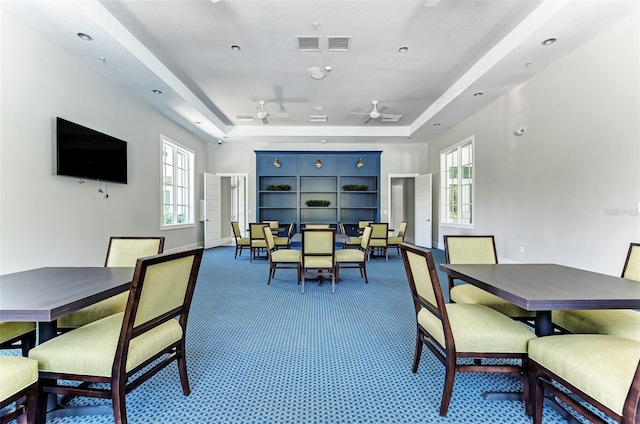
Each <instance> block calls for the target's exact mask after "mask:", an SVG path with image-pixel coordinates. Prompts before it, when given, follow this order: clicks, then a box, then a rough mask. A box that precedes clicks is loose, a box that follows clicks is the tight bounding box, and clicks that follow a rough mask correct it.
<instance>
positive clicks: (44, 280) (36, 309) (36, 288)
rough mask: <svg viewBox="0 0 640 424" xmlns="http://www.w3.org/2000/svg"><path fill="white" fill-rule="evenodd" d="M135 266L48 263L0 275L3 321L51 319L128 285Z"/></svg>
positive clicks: (1, 318) (124, 288)
mask: <svg viewBox="0 0 640 424" xmlns="http://www.w3.org/2000/svg"><path fill="white" fill-rule="evenodd" d="M133 272H134V268H112V267H69V268H63V267H47V268H38V269H32V270H28V271H22V272H16V273H13V274H5V275H0V321H38V322H52V321H55V320H56V319H58V318H60V317H61V316H63V315H66V314H68V313H70V312H74V311H77V310H79V309H82V308H84V307H85V306H89V305H92V304H94V303H96V302H99V301H101V300H104V299H108V298H109V297H111V296H114V295H116V294H118V293H122V292H124V291H127V290H128V289H129V285H130V284H131V280H132V279H133Z"/></svg>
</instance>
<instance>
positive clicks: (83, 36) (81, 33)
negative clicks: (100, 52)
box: [78, 32, 93, 41]
mask: <svg viewBox="0 0 640 424" xmlns="http://www.w3.org/2000/svg"><path fill="white" fill-rule="evenodd" d="M78 37H80V38H82V39H83V40H84V41H93V37H92V36H90V35H89V34H85V33H84V32H79V33H78Z"/></svg>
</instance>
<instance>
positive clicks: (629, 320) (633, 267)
mask: <svg viewBox="0 0 640 424" xmlns="http://www.w3.org/2000/svg"><path fill="white" fill-rule="evenodd" d="M622 278H627V279H629V280H635V281H638V282H639V283H638V287H640V244H638V243H631V245H630V246H629V252H628V253H627V259H626V261H625V263H624V266H623V267H622ZM551 319H552V320H553V323H554V325H555V326H556V327H559V328H560V329H562V330H566V331H568V332H571V333H587V334H589V333H590V334H608V335H611V336H621V337H628V338H630V339H634V340H637V341H640V312H638V311H634V310H631V309H594V310H575V311H571V310H567V311H553V312H552V314H551Z"/></svg>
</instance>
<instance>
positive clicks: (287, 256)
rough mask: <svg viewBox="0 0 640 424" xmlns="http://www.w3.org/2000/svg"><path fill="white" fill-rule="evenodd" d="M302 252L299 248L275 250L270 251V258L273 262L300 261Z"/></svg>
mask: <svg viewBox="0 0 640 424" xmlns="http://www.w3.org/2000/svg"><path fill="white" fill-rule="evenodd" d="M301 258H302V252H301V251H299V250H290V249H286V250H276V251H273V252H271V260H272V261H273V262H292V263H296V262H300V259H301Z"/></svg>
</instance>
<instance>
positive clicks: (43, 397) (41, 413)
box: [36, 379, 55, 424]
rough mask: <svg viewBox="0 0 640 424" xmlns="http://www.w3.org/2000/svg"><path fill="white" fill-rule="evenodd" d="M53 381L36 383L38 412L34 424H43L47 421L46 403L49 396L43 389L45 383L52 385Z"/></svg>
mask: <svg viewBox="0 0 640 424" xmlns="http://www.w3.org/2000/svg"><path fill="white" fill-rule="evenodd" d="M54 381H55V380H44V379H43V380H39V381H38V410H37V412H36V423H38V424H45V421H46V420H47V401H48V398H49V396H48V395H47V393H45V391H44V388H45V386H47V385H48V384H47V383H49V384H50V383H52V382H54Z"/></svg>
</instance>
